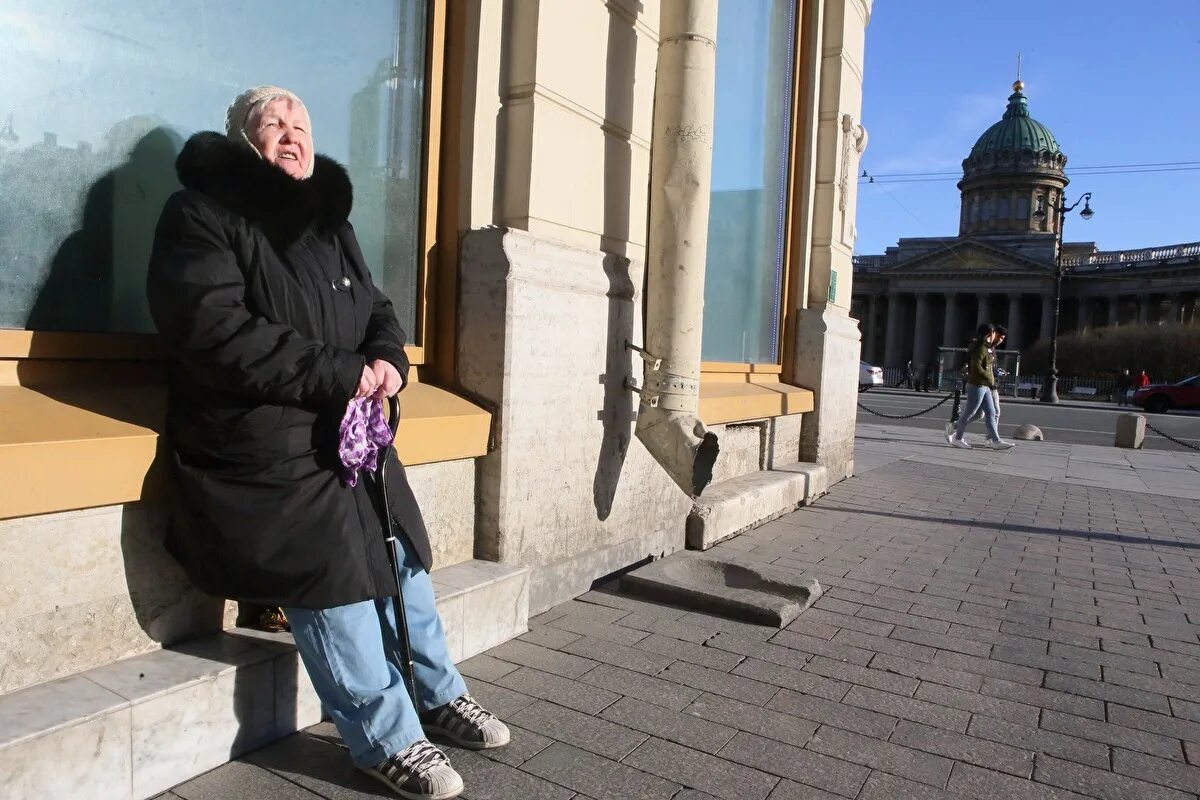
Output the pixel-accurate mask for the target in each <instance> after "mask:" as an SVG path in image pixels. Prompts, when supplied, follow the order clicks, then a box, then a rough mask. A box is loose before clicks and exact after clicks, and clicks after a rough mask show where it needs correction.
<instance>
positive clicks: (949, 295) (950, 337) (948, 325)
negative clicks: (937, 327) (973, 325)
mask: <svg viewBox="0 0 1200 800" xmlns="http://www.w3.org/2000/svg"><path fill="white" fill-rule="evenodd" d="M945 295H946V316H945V319H944V321H943V324H942V344H943V345H945V346H946V347H958V346H959V340H958V329H959V327H960V326H959V322H958V295H957V294H955V293H954V292H946V293H945Z"/></svg>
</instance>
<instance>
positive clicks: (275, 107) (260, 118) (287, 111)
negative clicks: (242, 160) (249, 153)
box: [246, 97, 313, 180]
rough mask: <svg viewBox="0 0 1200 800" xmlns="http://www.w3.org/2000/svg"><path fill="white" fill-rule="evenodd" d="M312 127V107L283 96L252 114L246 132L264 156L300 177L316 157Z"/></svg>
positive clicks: (285, 170)
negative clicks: (310, 123) (309, 109)
mask: <svg viewBox="0 0 1200 800" xmlns="http://www.w3.org/2000/svg"><path fill="white" fill-rule="evenodd" d="M308 127H309V125H308V111H307V110H306V109H305V108H304V106H303V105H301V104H300V103H297V102H295V101H294V100H291V99H289V98H286V97H280V98H276V99H275V100H272V101H271V102H269V103H267V104H266V105H264V106H263V107H262V110H260V111H259V112H258V113H257V114H256V115H254V116H253V117H252V118H251V120H250V127H249V128H248V129H247V131H246V136H247V137H249V139H250V143H251V144H253V145H254V147H255V149H257V150H258V152H259V153H261V154H262V157H263V158H264V159H266V160H267V161H269V162H270V163H272V164H274V165H275V166H277V167H279V168H280V169H281V170H283V171H284V172H286V173H287V174H288V175H291V176H292V177H293V178H296V179H298V180H299V179H302V178H304V176H305V175H307V174H308V167H309V165H310V164H311V163H312V158H313V144H312V134H311V133H309V130H308Z"/></svg>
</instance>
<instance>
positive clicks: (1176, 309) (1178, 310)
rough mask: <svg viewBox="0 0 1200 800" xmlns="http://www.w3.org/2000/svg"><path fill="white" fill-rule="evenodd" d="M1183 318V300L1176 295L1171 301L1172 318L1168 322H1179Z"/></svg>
mask: <svg viewBox="0 0 1200 800" xmlns="http://www.w3.org/2000/svg"><path fill="white" fill-rule="evenodd" d="M1182 317H1183V298H1182V297H1181V296H1180V295H1179V294H1178V293H1176V294H1175V296H1174V297H1173V298H1172V299H1171V316H1170V318H1169V319H1168V320H1167V322H1179V320H1180V319H1181V318H1182Z"/></svg>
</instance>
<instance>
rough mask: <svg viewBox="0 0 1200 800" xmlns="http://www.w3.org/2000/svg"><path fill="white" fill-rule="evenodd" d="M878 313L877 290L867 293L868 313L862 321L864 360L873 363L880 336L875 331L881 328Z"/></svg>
mask: <svg viewBox="0 0 1200 800" xmlns="http://www.w3.org/2000/svg"><path fill="white" fill-rule="evenodd" d="M878 314H879V295H878V294H877V293H876V292H872V293H871V294H869V295H867V314H866V319H864V320H863V321H862V322H863V325H862V334H863V346H862V360H863V361H867V362H869V363H871V364H874V363H875V341H876V339H877V338H878V337H876V335H875V333H876V331H878V329H879V328H878V323H877V322H876V319H877V317H878Z"/></svg>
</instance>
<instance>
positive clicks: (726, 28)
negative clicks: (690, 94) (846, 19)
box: [703, 0, 795, 362]
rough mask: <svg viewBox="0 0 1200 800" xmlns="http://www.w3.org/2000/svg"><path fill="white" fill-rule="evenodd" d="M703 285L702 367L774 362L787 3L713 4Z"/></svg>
mask: <svg viewBox="0 0 1200 800" xmlns="http://www.w3.org/2000/svg"><path fill="white" fill-rule="evenodd" d="M717 14H718V17H717V86H716V116H715V121H714V126H713V128H714V130H713V179H712V197H711V207H710V210H709V218H708V219H709V221H708V261H707V277H706V279H705V287H704V344H703V354H704V358H705V359H706V360H708V361H743V362H745V361H749V362H774V361H776V360H778V335H777V331H778V322H779V304H780V291H781V280H782V277H783V230H784V220H785V214H786V207H785V206H786V200H787V197H786V192H787V189H786V187H787V168H788V132H789V129H790V123H791V109H792V69H793V61H794V41H793V39H794V30H795V2H794V0H739V1H738V2H736V3H721V5H720V6H719V9H718V12H717Z"/></svg>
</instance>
